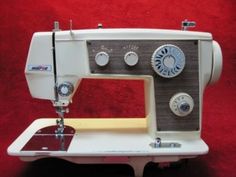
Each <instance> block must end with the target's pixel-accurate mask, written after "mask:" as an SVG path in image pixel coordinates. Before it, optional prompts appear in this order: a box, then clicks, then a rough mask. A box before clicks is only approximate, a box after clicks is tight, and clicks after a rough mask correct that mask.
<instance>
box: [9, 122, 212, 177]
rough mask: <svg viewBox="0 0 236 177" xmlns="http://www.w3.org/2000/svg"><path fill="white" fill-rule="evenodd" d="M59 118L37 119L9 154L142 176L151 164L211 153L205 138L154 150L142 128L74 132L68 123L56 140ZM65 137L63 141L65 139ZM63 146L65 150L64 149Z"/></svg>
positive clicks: (24, 158) (153, 140) (11, 147)
mask: <svg viewBox="0 0 236 177" xmlns="http://www.w3.org/2000/svg"><path fill="white" fill-rule="evenodd" d="M55 124H56V119H37V120H35V121H34V122H33V123H32V124H31V125H30V126H29V127H28V128H27V129H26V130H25V131H24V132H23V133H22V134H21V135H20V136H19V137H18V138H17V139H16V140H15V141H14V142H13V143H12V144H11V145H10V146H9V148H8V154H9V155H12V156H19V158H20V159H22V160H24V161H34V160H37V159H41V158H46V157H57V158H61V159H65V160H68V161H70V162H74V163H78V164H98V163H102V164H129V165H131V166H132V167H133V168H134V171H135V175H136V176H142V174H143V169H144V166H145V165H146V164H147V163H148V162H158V163H161V162H175V161H179V160H180V159H188V158H193V157H196V156H198V155H202V154H205V153H207V152H208V146H207V145H206V144H205V143H204V141H203V140H202V139H200V138H199V139H196V138H193V139H189V138H188V139H184V137H183V138H182V139H172V140H171V139H170V138H169V139H167V140H165V139H162V143H164V144H168V143H169V142H171V143H172V142H173V143H176V144H179V145H180V146H177V147H174V146H173V147H171V146H170V147H154V146H152V144H153V142H155V139H154V138H152V137H151V136H150V135H149V133H148V132H147V130H145V129H142V128H139V129H137V128H136V129H135V128H134V129H93V130H91V129H89V130H88V129H83V128H81V129H78V128H77V127H78V126H79V125H81V127H83V121H81V122H79V123H78V124H77V125H76V128H75V129H73V128H72V127H73V126H72V124H71V123H70V120H66V121H65V125H66V130H65V135H64V136H63V137H62V139H61V137H56V135H55V133H54V128H55ZM63 138H64V139H63ZM62 147H63V148H62Z"/></svg>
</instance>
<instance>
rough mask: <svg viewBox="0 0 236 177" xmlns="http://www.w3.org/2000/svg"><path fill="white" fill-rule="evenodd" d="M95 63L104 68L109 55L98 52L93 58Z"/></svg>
mask: <svg viewBox="0 0 236 177" xmlns="http://www.w3.org/2000/svg"><path fill="white" fill-rule="evenodd" d="M95 62H96V63H97V65H99V66H106V65H107V64H108V62H109V55H108V54H107V53H106V52H99V53H97V55H96V56H95Z"/></svg>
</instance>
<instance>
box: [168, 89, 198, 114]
mask: <svg viewBox="0 0 236 177" xmlns="http://www.w3.org/2000/svg"><path fill="white" fill-rule="evenodd" d="M169 106H170V109H171V111H172V112H173V113H174V114H175V115H177V116H180V117H184V116H187V115H189V114H190V113H191V112H192V110H193V107H194V102H193V98H192V97H191V96H190V95H189V94H187V93H177V94H175V95H174V96H173V97H172V98H171V99H170V102H169Z"/></svg>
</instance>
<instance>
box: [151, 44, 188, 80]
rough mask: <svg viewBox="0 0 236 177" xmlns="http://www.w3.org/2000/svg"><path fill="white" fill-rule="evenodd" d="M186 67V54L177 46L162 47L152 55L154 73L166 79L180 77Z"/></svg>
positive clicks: (167, 45)
mask: <svg viewBox="0 0 236 177" xmlns="http://www.w3.org/2000/svg"><path fill="white" fill-rule="evenodd" d="M184 66H185V55H184V52H183V51H182V50H181V49H180V48H179V47H177V46H175V45H172V44H166V45H162V46H160V47H159V48H157V49H156V50H155V52H154V53H153V55H152V67H153V69H154V71H155V72H156V73H157V74H158V75H160V76H162V77H164V78H172V77H175V76H177V75H179V74H180V73H181V72H182V71H183V69H184Z"/></svg>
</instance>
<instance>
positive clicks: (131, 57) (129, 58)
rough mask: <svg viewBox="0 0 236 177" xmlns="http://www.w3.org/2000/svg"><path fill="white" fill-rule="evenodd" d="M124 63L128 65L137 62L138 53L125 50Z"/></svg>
mask: <svg viewBox="0 0 236 177" xmlns="http://www.w3.org/2000/svg"><path fill="white" fill-rule="evenodd" d="M124 60H125V63H126V64H127V65H128V66H134V65H136V64H137V63H138V54H137V53H135V52H132V51H130V52H127V53H126V54H125V56H124Z"/></svg>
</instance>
